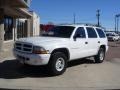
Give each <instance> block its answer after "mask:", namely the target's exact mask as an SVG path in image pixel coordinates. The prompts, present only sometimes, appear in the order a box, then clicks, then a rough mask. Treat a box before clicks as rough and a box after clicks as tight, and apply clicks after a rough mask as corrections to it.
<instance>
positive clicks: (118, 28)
mask: <svg viewBox="0 0 120 90" xmlns="http://www.w3.org/2000/svg"><path fill="white" fill-rule="evenodd" d="M118 31H119V16H118V17H117V30H116V32H117V33H118Z"/></svg>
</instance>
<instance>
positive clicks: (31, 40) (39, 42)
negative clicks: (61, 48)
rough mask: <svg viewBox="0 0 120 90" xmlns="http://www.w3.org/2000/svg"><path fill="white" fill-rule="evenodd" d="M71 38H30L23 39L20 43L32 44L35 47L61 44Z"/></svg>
mask: <svg viewBox="0 0 120 90" xmlns="http://www.w3.org/2000/svg"><path fill="white" fill-rule="evenodd" d="M68 40H69V38H57V37H29V38H21V39H19V40H18V41H19V42H25V43H31V44H33V45H42V46H44V45H48V44H49V45H50V44H54V43H61V42H66V41H68Z"/></svg>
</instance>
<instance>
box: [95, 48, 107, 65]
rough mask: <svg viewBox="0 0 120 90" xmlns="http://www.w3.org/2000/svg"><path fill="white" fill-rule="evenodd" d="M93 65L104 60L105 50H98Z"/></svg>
mask: <svg viewBox="0 0 120 90" xmlns="http://www.w3.org/2000/svg"><path fill="white" fill-rule="evenodd" d="M94 59H95V63H102V62H103V61H104V59H105V49H104V48H100V49H99V51H98V54H97V55H96V56H95V57H94Z"/></svg>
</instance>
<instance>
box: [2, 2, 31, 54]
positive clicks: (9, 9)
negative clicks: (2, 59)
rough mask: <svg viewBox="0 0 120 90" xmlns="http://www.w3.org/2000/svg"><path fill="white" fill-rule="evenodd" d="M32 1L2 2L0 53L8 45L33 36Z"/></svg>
mask: <svg viewBox="0 0 120 90" xmlns="http://www.w3.org/2000/svg"><path fill="white" fill-rule="evenodd" d="M30 3H31V0H0V52H1V51H2V50H4V48H5V45H6V43H7V44H9V43H10V42H12V41H14V40H16V39H18V38H23V37H29V36H32V35H31V26H32V25H31V22H30V21H31V19H32V18H33V15H32V14H31V13H30V12H29V11H28V8H29V6H30Z"/></svg>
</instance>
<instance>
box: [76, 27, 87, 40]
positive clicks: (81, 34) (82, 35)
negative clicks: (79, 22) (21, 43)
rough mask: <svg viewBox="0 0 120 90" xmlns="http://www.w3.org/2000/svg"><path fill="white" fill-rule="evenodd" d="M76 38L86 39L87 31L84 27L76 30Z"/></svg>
mask: <svg viewBox="0 0 120 90" xmlns="http://www.w3.org/2000/svg"><path fill="white" fill-rule="evenodd" d="M75 36H77V37H78V38H86V34H85V30H84V28H83V27H79V28H78V29H77V30H76V33H75Z"/></svg>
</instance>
